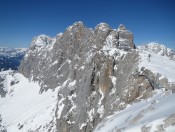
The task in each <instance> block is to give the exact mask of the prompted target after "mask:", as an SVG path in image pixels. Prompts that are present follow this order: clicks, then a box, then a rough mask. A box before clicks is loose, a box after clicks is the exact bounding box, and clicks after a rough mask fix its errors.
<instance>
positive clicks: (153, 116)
mask: <svg viewBox="0 0 175 132" xmlns="http://www.w3.org/2000/svg"><path fill="white" fill-rule="evenodd" d="M174 100H175V94H171V92H170V91H167V92H164V91H162V90H156V91H155V95H154V96H153V97H151V98H148V99H146V100H142V101H141V102H139V103H134V104H131V105H128V106H127V108H126V109H124V110H122V111H119V112H117V113H116V114H115V115H113V116H111V117H108V118H107V119H106V121H104V122H102V123H101V124H100V125H99V126H98V127H97V128H96V130H95V132H113V131H117V130H121V131H124V132H140V131H143V129H144V128H145V129H150V131H151V132H155V131H160V130H161V129H162V130H166V131H168V132H174V131H175V126H171V125H170V126H168V125H167V122H166V120H165V119H167V117H171V116H172V115H173V114H175V103H174ZM173 119H174V123H175V118H173ZM149 127H150V128H149ZM159 127H160V128H159Z"/></svg>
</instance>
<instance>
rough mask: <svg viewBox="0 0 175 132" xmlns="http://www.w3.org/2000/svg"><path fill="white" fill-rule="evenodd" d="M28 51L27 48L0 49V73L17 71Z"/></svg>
mask: <svg viewBox="0 0 175 132" xmlns="http://www.w3.org/2000/svg"><path fill="white" fill-rule="evenodd" d="M26 50H27V49H25V48H0V71H1V70H7V69H13V70H17V69H18V67H19V65H20V61H21V60H22V59H23V57H24V55H25V53H26Z"/></svg>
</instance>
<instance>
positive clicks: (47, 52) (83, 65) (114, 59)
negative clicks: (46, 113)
mask: <svg viewBox="0 0 175 132" xmlns="http://www.w3.org/2000/svg"><path fill="white" fill-rule="evenodd" d="M133 48H134V43H133V35H132V33H131V32H129V31H128V30H126V28H125V27H124V26H120V27H119V29H111V28H110V26H109V25H108V24H105V23H100V24H98V25H97V26H96V27H95V30H93V29H89V28H86V27H85V26H84V24H83V23H82V22H76V23H74V24H73V25H72V26H70V27H68V28H67V29H66V30H65V32H64V33H62V34H58V35H57V36H56V37H55V38H50V37H48V36H43V35H42V36H39V37H36V38H35V39H34V40H33V41H32V44H31V47H30V49H29V50H28V52H27V53H26V55H25V57H24V59H23V61H22V63H21V65H20V69H19V71H20V72H21V73H22V74H23V75H24V76H25V77H27V78H29V79H30V80H33V81H38V82H39V84H40V86H41V90H40V91H41V93H42V92H43V91H47V90H48V89H53V90H54V89H55V88H59V92H58V104H57V106H56V107H57V111H55V116H56V118H57V124H56V125H57V130H58V131H59V132H69V131H70V130H71V131H73V132H79V131H83V132H90V131H92V130H93V129H94V128H95V127H96V125H97V124H98V123H99V122H100V121H101V120H102V119H103V118H105V117H106V116H108V115H110V114H112V113H113V112H114V111H116V110H121V109H123V108H125V106H126V104H127V103H130V102H132V101H134V100H135V99H136V98H137V97H138V96H140V94H141V93H142V92H141V91H140V90H139V86H138V81H139V79H140V78H139V77H137V76H134V74H135V71H136V69H137V63H138V60H139V55H138V52H137V51H136V50H133ZM129 49H130V50H129ZM125 50H127V51H125ZM128 50H129V51H128ZM143 81H144V79H143ZM150 87H151V86H150V85H148V86H147V88H148V89H149V88H150ZM148 92H149V91H148ZM145 94H146V93H145ZM62 104H63V105H64V107H63V108H62V112H61V113H59V112H58V111H59V110H60V109H61V108H60V106H61V105H62Z"/></svg>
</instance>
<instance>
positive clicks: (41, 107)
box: [0, 71, 59, 132]
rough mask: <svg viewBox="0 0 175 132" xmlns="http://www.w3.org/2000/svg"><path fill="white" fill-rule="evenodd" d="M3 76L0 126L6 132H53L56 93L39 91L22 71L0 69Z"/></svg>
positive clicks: (37, 85) (55, 91)
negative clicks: (0, 120) (4, 92)
mask: <svg viewBox="0 0 175 132" xmlns="http://www.w3.org/2000/svg"><path fill="white" fill-rule="evenodd" d="M0 76H5V80H4V84H5V90H6V91H7V94H6V97H5V98H0V115H1V118H2V122H0V126H1V125H2V126H5V127H4V128H5V129H6V130H7V132H27V131H37V129H38V128H40V132H47V131H49V130H50V132H55V131H56V130H55V129H56V128H55V127H56V125H55V123H56V119H55V112H54V111H55V109H56V107H55V106H56V103H57V92H58V90H59V88H56V89H55V90H54V91H52V90H48V91H47V92H44V93H42V94H40V86H39V84H38V83H37V82H29V81H28V79H26V78H25V77H24V76H23V75H22V74H19V73H16V74H14V73H13V71H3V72H0Z"/></svg>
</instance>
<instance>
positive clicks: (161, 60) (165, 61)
mask: <svg viewBox="0 0 175 132" xmlns="http://www.w3.org/2000/svg"><path fill="white" fill-rule="evenodd" d="M139 51H140V52H139V53H140V56H141V59H140V64H139V67H140V68H141V67H145V68H147V69H149V70H151V71H152V72H154V73H160V74H161V75H162V77H167V78H168V80H169V81H170V82H175V60H172V59H171V58H169V57H168V56H165V55H164V56H163V55H161V54H156V53H155V52H153V51H152V50H150V49H148V50H142V49H140V50H139ZM159 53H160V52H159ZM149 54H150V55H151V56H150V61H149V60H148V59H149V58H148V56H149Z"/></svg>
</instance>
